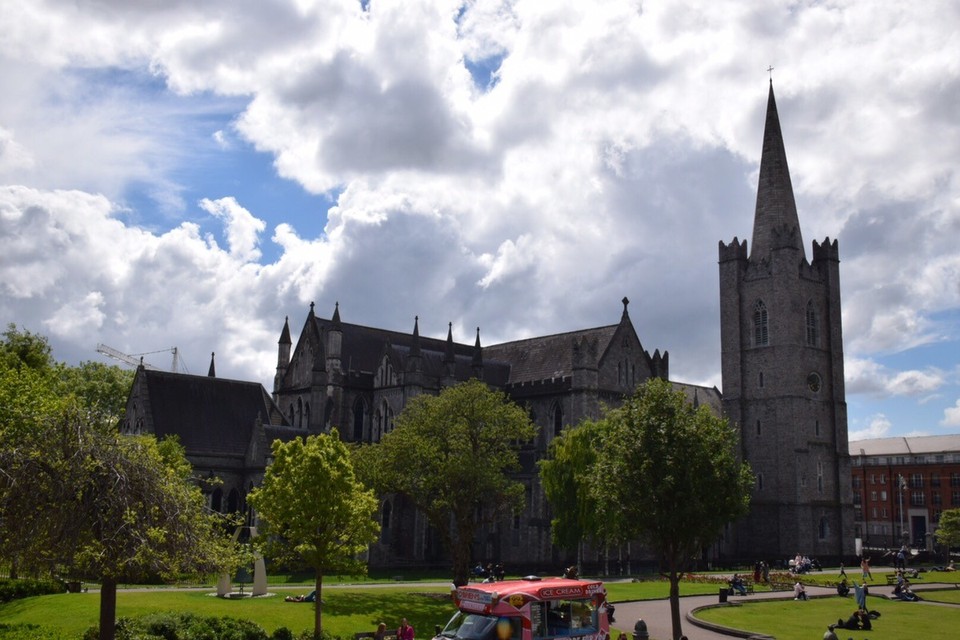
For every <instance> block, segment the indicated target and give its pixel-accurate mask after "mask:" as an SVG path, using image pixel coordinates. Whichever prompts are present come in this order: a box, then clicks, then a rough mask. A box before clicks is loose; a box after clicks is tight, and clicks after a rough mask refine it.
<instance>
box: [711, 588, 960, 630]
mask: <svg viewBox="0 0 960 640" xmlns="http://www.w3.org/2000/svg"><path fill="white" fill-rule="evenodd" d="M938 593H941V592H938ZM942 593H952V592H950V591H947V592H942ZM855 606H856V605H854V604H853V602H852V601H851V600H850V599H841V598H812V599H811V600H809V601H807V602H797V601H794V600H772V601H767V602H761V601H753V602H746V603H742V604H740V603H738V604H737V605H735V606H718V607H713V608H710V609H705V610H701V611H700V612H699V613H698V614H697V617H698V618H700V619H703V620H707V621H709V622H714V623H717V624H722V625H724V626H728V627H733V628H735V629H742V630H745V631H751V632H754V633H762V634H766V635H770V636H774V637H775V638H777V640H810V639H811V638H820V637H822V636H823V633H824V632H825V631H826V630H827V625H828V624H836V622H837V618H843V619H844V620H846V619H847V617H848V616H849V615H850V614H851V613H853V609H854V607H855ZM867 608H868V609H870V610H871V611H878V612H879V613H880V618H879V619H877V620H874V621H873V629H872V630H871V631H869V632H865V631H847V630H843V629H840V630H837V636H838V637H839V638H841V639H842V640H845V639H846V638H851V637H852V638H855V639H857V640H864V639H865V638H869V639H870V640H904V639H905V638H923V639H924V640H955V638H957V635H958V631H957V630H958V629H960V609H955V608H948V607H940V606H937V605H934V604H927V603H923V602H900V601H894V600H887V599H886V598H879V597H870V598H869V599H868V600H867Z"/></svg>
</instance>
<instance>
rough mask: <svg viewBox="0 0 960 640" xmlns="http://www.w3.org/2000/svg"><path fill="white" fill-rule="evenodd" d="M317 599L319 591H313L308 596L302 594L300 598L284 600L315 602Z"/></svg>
mask: <svg viewBox="0 0 960 640" xmlns="http://www.w3.org/2000/svg"><path fill="white" fill-rule="evenodd" d="M316 599H317V590H316V589H314V590H313V591H311V592H310V593H308V594H306V595H303V594H301V595H299V596H287V597H286V598H284V601H285V602H315V601H316Z"/></svg>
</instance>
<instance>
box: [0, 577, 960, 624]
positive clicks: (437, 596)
mask: <svg viewBox="0 0 960 640" xmlns="http://www.w3.org/2000/svg"><path fill="white" fill-rule="evenodd" d="M927 576H928V577H927V578H926V579H925V581H926V582H932V578H933V576H932V575H931V574H927ZM946 576H949V577H950V578H952V579H956V577H957V576H956V574H941V575H940V576H938V579H939V578H943V577H946ZM817 577H818V578H819V577H820V576H819V575H818V576H817ZM829 579H830V576H827V575H825V576H823V581H824V582H826V581H828V580H829ZM381 580H383V579H382V578H381ZM834 580H835V578H834ZM805 581H806V580H805ZM284 582H286V583H287V584H292V583H297V582H299V581H298V580H289V581H284ZM810 582H820V580H812V581H810ZM877 582H879V581H877ZM273 588H274V589H276V591H275V593H276V594H277V595H274V596H271V597H261V598H243V599H235V600H224V599H221V598H216V597H213V596H211V595H210V594H211V593H213V591H214V589H213V588H212V587H211V588H209V589H204V590H196V591H174V590H172V589H164V588H162V587H158V588H155V589H150V590H136V591H134V590H121V591H120V592H118V595H117V612H118V616H137V615H140V614H144V613H148V612H157V611H190V612H193V613H197V614H201V615H210V616H231V617H236V618H244V619H248V620H252V621H254V622H256V623H257V624H259V625H260V626H262V627H263V628H264V629H265V630H266V631H267V632H268V633H270V632H272V631H273V630H274V629H276V628H278V627H287V628H289V629H291V630H293V631H295V632H296V631H301V630H303V629H309V628H312V625H313V610H312V608H311V605H310V604H301V603H288V602H284V601H283V596H284V595H288V594H295V593H303V592H306V591H308V590H309V587H307V586H304V587H302V588H299V587H298V588H296V589H289V588H288V589H277V588H276V587H273ZM717 588H718V583H716V582H704V581H698V582H682V583H681V585H680V592H681V595H685V596H686V595H698V594H709V595H713V594H716V592H717ZM668 590H669V583H668V582H667V581H666V580H659V579H650V580H644V581H640V582H609V583H607V594H608V597H609V599H610V600H611V601H613V602H623V601H630V600H651V599H661V598H666V597H667V595H668ZM921 595H923V596H924V597H925V598H926V599H928V600H931V601H933V600H938V601H943V602H953V603H957V602H960V589H955V588H948V589H945V590H943V591H936V592H927V593H925V594H921ZM323 599H324V601H325V607H324V629H325V630H327V631H329V632H331V633H333V634H336V635H340V636H345V637H349V636H351V635H352V634H354V633H356V632H358V631H372V630H373V629H374V628H376V625H377V623H378V622H381V621H383V622H386V623H387V625H388V627H395V626H396V625H397V624H399V621H400V618H402V617H407V618H408V619H409V620H410V621H411V622H412V623H413V625H414V627H415V628H416V629H417V635H418V637H421V638H422V637H429V636H428V634H430V635H432V633H433V628H434V625H438V624H439V625H443V624H445V623H446V621H447V620H448V619H449V618H450V616H451V615H452V614H453V606H452V604H451V602H450V597H449V589H448V588H447V587H446V586H432V585H427V584H417V583H405V584H402V585H396V586H393V585H390V586H377V587H373V586H369V587H360V586H340V587H332V588H325V589H324V593H323ZM99 602H100V600H99V594H96V593H70V594H58V595H53V596H41V597H37V598H28V599H25V600H19V601H15V602H11V603H7V604H2V605H0V622H6V623H18V622H27V623H33V624H39V625H45V626H47V627H48V628H51V629H57V630H61V631H63V632H65V633H68V634H71V635H73V636H74V637H79V635H80V634H81V633H82V632H83V631H84V630H85V629H87V628H89V627H91V626H93V625H94V624H96V621H97V616H98V607H99ZM869 606H870V608H871V609H875V610H877V611H880V612H881V614H882V615H881V618H880V620H879V621H877V624H876V627H875V628H876V631H874V632H871V633H870V634H868V635H866V637H869V638H870V639H871V640H885V639H890V640H893V639H894V638H896V639H897V640H903V638H921V637H922V638H924V640H941V639H942V640H948V639H949V640H953V638H954V637H956V632H955V630H956V629H960V608H958V609H952V608H943V607H937V608H936V609H934V605H926V604H923V603H906V602H892V601H888V600H886V599H883V598H879V597H871V598H870V600H869ZM852 610H853V600H852V599H849V598H848V599H846V600H841V599H840V598H815V599H812V600H810V601H809V602H795V601H793V600H788V601H766V602H760V601H753V602H746V603H744V604H742V605H741V606H728V607H722V608H715V609H709V610H707V611H705V612H703V614H702V617H703V618H704V619H708V620H711V621H715V622H719V623H722V624H725V625H729V626H733V627H736V628H740V629H745V630H748V631H752V632H762V633H768V634H770V635H773V636H775V637H776V638H778V640H793V639H795V640H808V639H809V638H819V637H821V636H822V635H823V632H824V631H825V630H826V626H827V624H830V623H831V622H836V620H837V618H839V617H843V618H844V619H845V618H846V617H847V616H848V615H850V613H851V612H852ZM627 631H631V630H627ZM847 637H854V638H856V639H857V640H865V637H864V634H862V633H861V634H860V635H856V634H855V632H850V635H849V636H842V638H843V640H846V638H847Z"/></svg>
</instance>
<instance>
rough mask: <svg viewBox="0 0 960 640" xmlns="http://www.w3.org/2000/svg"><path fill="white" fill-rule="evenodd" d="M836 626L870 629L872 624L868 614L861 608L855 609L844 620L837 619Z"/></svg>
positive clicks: (852, 629) (861, 629)
mask: <svg viewBox="0 0 960 640" xmlns="http://www.w3.org/2000/svg"><path fill="white" fill-rule="evenodd" d="M837 628H839V629H849V630H851V631H870V629H872V628H873V625H871V624H870V615H869V614H867V612H866V611H864V610H863V609H857V610H856V611H854V612H853V613H852V614H850V617H849V618H847V620H846V622H844V620H843V618H840V619H838V620H837Z"/></svg>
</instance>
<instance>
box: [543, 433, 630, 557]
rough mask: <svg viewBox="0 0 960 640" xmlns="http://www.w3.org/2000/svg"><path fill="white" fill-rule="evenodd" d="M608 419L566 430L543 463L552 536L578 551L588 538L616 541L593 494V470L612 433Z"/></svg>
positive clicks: (561, 543)
mask: <svg viewBox="0 0 960 640" xmlns="http://www.w3.org/2000/svg"><path fill="white" fill-rule="evenodd" d="M609 428H610V423H609V422H608V421H606V420H596V421H594V420H587V421H584V422H582V423H580V424H579V425H578V426H577V427H575V428H570V427H568V428H566V429H564V430H563V432H562V433H561V434H560V436H559V437H557V438H554V439H553V440H552V441H551V442H550V448H549V451H548V453H547V458H545V459H544V460H541V461H540V463H539V466H540V479H541V482H542V485H543V490H544V493H545V494H546V496H547V501H548V502H549V503H550V510H551V511H552V512H553V520H551V522H550V534H551V537H552V538H553V541H554V543H555V544H557V545H559V546H561V547H563V548H565V549H568V550H571V551H573V550H575V549H577V548H578V546H579V544H580V542H582V541H583V540H584V539H585V538H588V537H589V538H593V539H594V540H602V539H612V538H613V537H614V536H611V535H610V534H612V532H611V531H610V528H609V524H610V523H609V521H607V520H606V519H605V518H603V517H600V511H599V510H598V508H597V503H596V500H594V499H593V498H592V496H591V495H590V486H591V482H592V480H591V474H592V468H593V466H594V465H595V464H596V463H597V450H598V448H599V446H600V442H601V441H602V438H603V436H604V434H605V433H606V432H607V431H608V430H609Z"/></svg>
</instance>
